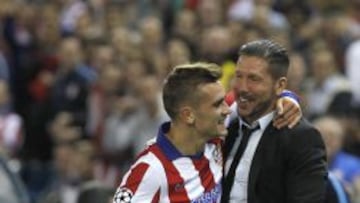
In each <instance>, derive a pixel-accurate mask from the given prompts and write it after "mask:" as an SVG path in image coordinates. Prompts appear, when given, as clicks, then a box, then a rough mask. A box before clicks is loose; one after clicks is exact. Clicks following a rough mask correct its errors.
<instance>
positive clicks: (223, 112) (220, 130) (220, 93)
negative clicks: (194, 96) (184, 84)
mask: <svg viewBox="0 0 360 203" xmlns="http://www.w3.org/2000/svg"><path fill="white" fill-rule="evenodd" d="M198 91H199V93H198V94H199V96H198V98H199V99H198V100H197V101H195V102H194V103H195V105H193V108H192V111H193V116H194V123H193V126H194V128H195V130H196V131H197V132H198V133H199V135H201V136H204V138H205V139H211V138H215V137H219V136H225V135H227V128H226V126H225V124H224V121H225V118H226V116H227V115H228V114H229V113H230V109H229V106H228V105H227V104H226V102H225V100H224V98H225V90H224V88H223V86H222V85H221V84H220V83H219V82H214V83H207V84H203V85H200V86H199V87H198Z"/></svg>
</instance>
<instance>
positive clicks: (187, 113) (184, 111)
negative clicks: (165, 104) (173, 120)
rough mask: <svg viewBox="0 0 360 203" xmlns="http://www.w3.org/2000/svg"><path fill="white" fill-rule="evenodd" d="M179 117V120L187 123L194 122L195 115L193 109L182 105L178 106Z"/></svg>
mask: <svg viewBox="0 0 360 203" xmlns="http://www.w3.org/2000/svg"><path fill="white" fill-rule="evenodd" d="M179 114H180V119H181V121H183V122H184V123H187V124H189V125H192V124H194V122H195V115H194V112H193V109H192V108H191V107H189V106H184V107H182V108H180V112H179Z"/></svg>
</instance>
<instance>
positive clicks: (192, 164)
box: [114, 123, 223, 203]
mask: <svg viewBox="0 0 360 203" xmlns="http://www.w3.org/2000/svg"><path fill="white" fill-rule="evenodd" d="M169 129H170V123H164V124H163V125H162V126H161V127H160V130H159V134H158V137H157V138H156V142H155V143H154V144H152V145H150V146H149V147H148V148H147V149H146V150H144V151H143V152H142V153H141V154H140V155H139V157H138V159H137V160H136V162H135V163H134V164H133V165H132V167H131V168H130V170H129V171H128V172H127V173H126V174H125V176H124V177H123V180H122V182H121V184H120V186H119V188H118V189H117V191H116V193H115V196H114V203H127V202H133V203H136V202H161V203H168V202H169V203H180V202H181V203H186V202H196V203H200V202H206V203H215V202H219V201H220V196H221V179H222V175H223V171H222V169H223V167H222V165H223V160H222V151H221V145H222V140H221V139H220V138H218V139H213V140H211V141H209V142H208V143H206V145H205V149H204V151H203V152H202V153H200V154H196V155H194V156H183V155H181V153H180V152H179V151H178V150H177V149H176V148H175V147H174V146H173V145H172V143H171V142H170V141H169V140H168V139H167V137H166V136H165V133H166V132H168V130H169Z"/></svg>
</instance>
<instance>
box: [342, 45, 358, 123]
mask: <svg viewBox="0 0 360 203" xmlns="http://www.w3.org/2000/svg"><path fill="white" fill-rule="evenodd" d="M359 64H360V39H359V40H357V41H354V42H353V43H352V44H351V45H350V46H349V48H348V49H347V51H346V55H345V72H346V76H347V78H348V79H349V81H350V85H351V91H352V94H353V96H354V100H353V102H354V103H353V104H354V106H355V107H356V108H358V109H360V88H359V87H360V70H359V68H358V67H359ZM359 116H360V110H359Z"/></svg>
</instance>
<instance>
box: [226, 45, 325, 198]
mask: <svg viewBox="0 0 360 203" xmlns="http://www.w3.org/2000/svg"><path fill="white" fill-rule="evenodd" d="M288 66H289V58H288V54H287V52H286V50H285V49H284V48H283V47H281V46H280V45H278V44H277V43H275V42H272V41H270V40H258V41H253V42H250V43H247V44H245V45H244V46H242V47H241V49H240V56H239V59H238V62H237V65H236V74H235V88H234V89H235V98H236V103H237V108H236V111H237V116H236V118H233V119H232V120H231V121H230V125H229V131H228V132H229V135H228V136H227V138H226V141H225V151H224V154H225V158H226V164H225V169H224V170H225V172H224V173H225V176H224V181H223V196H222V202H223V203H227V202H230V203H322V202H323V201H324V197H325V190H326V181H327V180H326V179H327V178H326V177H327V169H326V158H325V157H326V154H325V147H324V143H323V141H322V139H321V136H320V134H319V132H318V131H317V130H316V129H315V128H313V127H312V126H311V125H310V124H309V123H308V122H307V121H306V120H305V119H302V120H300V122H299V123H298V124H297V125H296V126H295V127H293V128H292V129H289V128H282V129H277V128H275V127H274V126H273V125H272V120H273V117H274V115H275V105H276V104H275V102H276V100H277V98H279V96H280V95H281V94H282V92H283V90H284V89H285V88H286V84H287V78H286V75H287V70H288Z"/></svg>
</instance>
